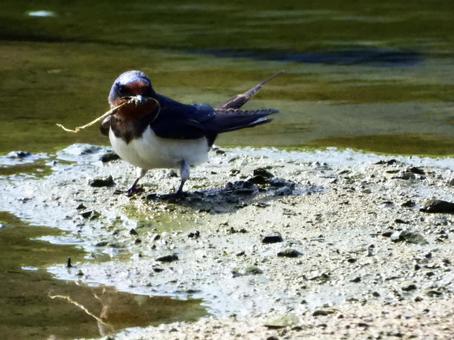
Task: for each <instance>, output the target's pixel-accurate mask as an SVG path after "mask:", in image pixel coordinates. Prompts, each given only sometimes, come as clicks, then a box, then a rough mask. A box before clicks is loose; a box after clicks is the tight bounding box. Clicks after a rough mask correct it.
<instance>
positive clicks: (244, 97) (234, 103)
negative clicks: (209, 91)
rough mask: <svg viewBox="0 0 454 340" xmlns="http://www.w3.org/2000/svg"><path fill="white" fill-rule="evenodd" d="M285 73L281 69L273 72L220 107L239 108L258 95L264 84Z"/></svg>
mask: <svg viewBox="0 0 454 340" xmlns="http://www.w3.org/2000/svg"><path fill="white" fill-rule="evenodd" d="M283 73H284V72H283V71H280V72H277V73H275V74H273V75H272V76H271V77H269V78H267V79H265V80H263V81H261V82H260V83H258V84H257V85H255V86H254V87H253V88H251V89H250V90H248V91H246V92H244V93H241V94H239V95H236V96H234V97H232V98H230V99H229V100H227V101H226V102H225V103H224V104H222V105H221V106H219V107H218V108H219V109H239V108H240V107H242V106H243V105H244V104H246V103H247V102H248V101H249V99H251V98H252V97H253V96H254V95H256V94H257V93H258V92H259V91H260V90H261V89H262V87H263V85H265V84H266V83H268V82H269V81H270V80H272V79H274V78H276V77H277V76H279V75H281V74H283Z"/></svg>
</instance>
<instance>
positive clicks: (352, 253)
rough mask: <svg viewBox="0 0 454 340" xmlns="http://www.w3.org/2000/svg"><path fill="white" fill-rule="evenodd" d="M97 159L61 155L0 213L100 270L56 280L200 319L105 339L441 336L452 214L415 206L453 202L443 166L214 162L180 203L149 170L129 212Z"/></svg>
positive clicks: (302, 157) (9, 179)
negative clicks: (193, 302)
mask: <svg viewBox="0 0 454 340" xmlns="http://www.w3.org/2000/svg"><path fill="white" fill-rule="evenodd" d="M107 152H108V150H107V149H105V148H101V147H96V146H90V145H73V146H71V147H68V148H66V149H64V150H62V151H60V152H58V153H57V154H56V155H47V156H46V157H45V161H46V164H48V166H50V167H51V169H52V171H51V173H50V174H45V175H43V176H33V175H28V174H16V175H8V176H2V177H0V190H1V192H2V200H1V202H0V210H3V211H10V212H12V213H14V214H16V215H17V216H19V217H21V218H23V219H26V220H29V221H31V222H33V223H35V224H45V225H47V226H53V227H57V228H60V229H64V230H66V231H68V232H70V233H73V234H74V235H75V237H78V238H80V239H81V240H83V247H84V248H85V250H87V251H89V252H90V251H91V252H93V253H94V254H95V253H103V254H107V255H109V256H111V259H110V260H109V261H105V262H102V263H89V262H87V263H82V264H80V267H81V271H82V275H76V274H65V275H63V274H61V273H63V272H65V271H62V270H58V268H59V266H54V267H50V268H49V269H48V270H49V271H50V272H51V273H53V274H54V275H56V276H57V277H60V278H62V279H70V280H82V281H83V282H86V283H89V284H90V283H96V284H105V285H109V286H114V287H116V288H117V289H119V290H123V291H128V292H134V293H138V294H144V295H159V296H172V297H177V298H180V299H187V298H196V299H202V300H203V304H204V306H205V307H206V308H207V309H208V311H209V313H210V315H211V316H209V317H204V318H202V319H200V320H199V321H197V322H196V323H173V324H168V325H161V326H158V327H148V328H133V329H126V330H124V331H122V332H120V333H118V334H117V335H116V336H115V338H119V339H121V338H128V339H131V338H160V339H162V338H164V339H167V338H168V339H173V338H175V339H180V338H185V339H186V338H189V339H192V338H197V337H199V338H210V337H211V338H216V337H218V336H221V335H222V337H223V338H226V339H228V338H235V337H241V338H250V339H255V338H257V339H264V338H270V339H272V338H273V337H276V338H298V337H304V338H307V337H309V338H310V337H320V336H324V337H325V338H339V337H358V336H359V337H368V336H370V337H372V338H379V337H386V336H399V337H404V338H410V337H417V338H425V337H435V336H438V337H439V338H449V337H450V336H452V326H453V324H452V320H453V313H454V304H453V302H454V296H453V288H454V274H453V271H452V270H453V260H452V254H453V251H454V246H453V241H452V235H453V232H454V227H453V222H454V216H453V215H452V214H450V213H430V212H425V211H421V208H423V207H425V206H426V203H427V202H428V201H430V200H433V199H436V200H442V201H446V202H448V203H449V202H454V188H453V186H452V184H450V183H452V181H453V179H454V159H452V158H443V159H433V158H418V157H393V159H392V158H391V157H389V156H380V155H375V154H365V153H358V152H353V151H337V150H331V149H328V150H325V151H318V152H284V151H280V150H279V151H278V150H270V149H228V150H217V151H213V152H212V154H211V158H210V161H209V163H207V164H205V165H203V166H200V167H197V168H195V169H192V174H191V180H190V181H189V182H188V183H187V186H186V190H187V192H186V194H185V195H184V196H182V197H176V196H175V195H172V194H171V193H172V192H173V190H174V188H175V187H176V186H177V185H178V178H177V177H176V176H175V173H174V172H172V171H168V170H155V171H152V172H150V173H149V174H148V175H147V176H146V177H145V178H144V179H143V181H142V188H143V190H142V192H141V193H140V194H139V195H136V196H134V197H132V198H128V197H127V196H126V195H125V191H126V189H127V187H128V186H129V185H130V184H131V183H132V181H133V179H134V174H135V172H134V170H133V169H132V168H131V167H130V166H129V165H127V164H125V163H123V162H122V161H120V160H112V161H107V162H106V161H104V162H102V161H101V160H100V159H101V157H102V156H103V155H104V154H106V153H107ZM39 161H40V162H43V158H42V156H41V157H40V158H39ZM108 176H112V181H110V180H109V185H108V186H101V187H93V186H91V185H90V183H93V181H95V182H96V181H97V183H99V180H103V179H104V180H105V179H106V178H108ZM264 240H267V241H266V242H264ZM270 240H272V241H273V242H270ZM163 259H165V261H164V260H163ZM64 265H65V264H61V266H64ZM71 275H74V277H71ZM76 276H77V277H76Z"/></svg>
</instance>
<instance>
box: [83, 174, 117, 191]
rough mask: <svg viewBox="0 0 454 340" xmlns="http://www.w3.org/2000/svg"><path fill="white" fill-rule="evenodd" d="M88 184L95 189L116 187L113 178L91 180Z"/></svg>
mask: <svg viewBox="0 0 454 340" xmlns="http://www.w3.org/2000/svg"><path fill="white" fill-rule="evenodd" d="M88 184H89V185H90V186H92V187H94V188H101V187H111V186H114V185H115V182H114V180H113V178H112V176H108V177H97V178H93V179H91V180H90V181H89V182H88Z"/></svg>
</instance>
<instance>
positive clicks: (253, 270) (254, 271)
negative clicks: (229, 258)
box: [232, 266, 263, 277]
mask: <svg viewBox="0 0 454 340" xmlns="http://www.w3.org/2000/svg"><path fill="white" fill-rule="evenodd" d="M259 274H263V271H262V270H261V269H260V268H259V267H256V266H249V267H246V268H245V269H244V270H239V269H237V268H235V269H233V270H232V275H233V277H239V276H246V275H259Z"/></svg>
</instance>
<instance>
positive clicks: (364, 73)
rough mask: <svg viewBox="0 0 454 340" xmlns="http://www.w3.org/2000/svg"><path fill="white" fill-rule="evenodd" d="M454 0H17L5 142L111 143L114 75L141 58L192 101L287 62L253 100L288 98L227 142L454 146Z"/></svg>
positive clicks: (2, 16)
mask: <svg viewBox="0 0 454 340" xmlns="http://www.w3.org/2000/svg"><path fill="white" fill-rule="evenodd" d="M453 14H454V3H452V2H449V1H430V2H408V1H403V0H397V1H392V2H377V1H361V2H358V1H333V0H325V1H316V2H313V1H285V0H284V1H280V2H278V3H276V2H274V1H256V0H252V1H247V2H243V1H229V2H227V1H225V2H216V3H213V2H211V1H198V2H181V1H166V2H156V1H132V2H123V1H108V2H107V1H106V2H93V1H73V2H61V1H40V2H36V1H32V2H31V1H24V0H22V1H20V0H14V1H12V0H5V1H3V2H2V9H1V11H0V90H1V95H0V119H1V120H2V124H1V126H0V152H6V151H10V150H12V149H26V150H30V151H46V150H51V149H55V148H58V147H61V146H62V145H67V144H71V143H74V142H95V143H106V142H107V141H106V140H105V138H103V137H102V136H100V135H99V134H98V131H97V129H96V128H91V129H90V130H89V131H85V132H83V133H81V134H79V135H76V136H74V135H70V134H66V133H65V132H63V131H60V130H58V129H57V128H56V127H55V123H56V122H62V123H64V124H66V125H69V126H75V125H79V124H81V123H85V122H87V121H89V120H91V119H92V118H93V117H96V116H97V115H99V114H100V113H102V112H104V111H106V109H107V104H106V96H107V93H108V90H109V88H110V85H111V82H112V81H113V79H114V78H115V77H116V76H117V75H118V74H119V73H120V72H122V71H124V70H126V69H131V68H134V69H142V70H144V71H146V72H147V73H149V74H150V75H151V77H152V80H153V82H154V85H155V87H156V89H157V90H158V91H160V92H162V93H164V94H167V95H169V96H172V97H174V98H176V99H179V100H182V101H185V102H208V103H211V104H216V103H221V102H222V101H223V100H225V99H226V98H228V97H229V96H231V95H233V94H236V93H238V92H240V91H243V90H245V89H247V88H248V87H250V86H252V85H254V83H255V82H257V81H259V80H261V79H262V78H265V77H267V76H269V75H270V74H272V73H274V72H276V71H279V70H285V71H286V74H285V75H283V76H281V77H280V78H278V79H276V80H274V81H273V82H272V83H270V84H269V86H267V87H266V88H265V89H264V90H263V92H262V93H260V94H259V95H258V96H257V98H256V99H255V100H254V101H252V102H251V103H250V104H248V105H249V106H248V107H249V108H257V107H268V106H270V107H275V108H278V109H280V110H281V113H280V114H279V116H276V119H275V121H274V122H273V123H272V124H269V125H267V126H262V127H260V128H255V129H250V130H244V131H240V132H235V133H230V134H226V135H224V136H222V137H221V138H220V139H219V141H218V142H219V144H221V145H254V146H278V147H287V148H293V147H296V148H300V147H325V146H338V147H353V148H359V149H366V150H373V151H380V152H391V153H407V154H412V153H420V154H433V155H446V154H452V153H453V146H454V133H453V132H454V106H453V103H452V98H454V67H453V66H454V58H453V52H454V36H453V35H452V32H453V31H454V21H453V20H452V17H453Z"/></svg>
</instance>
